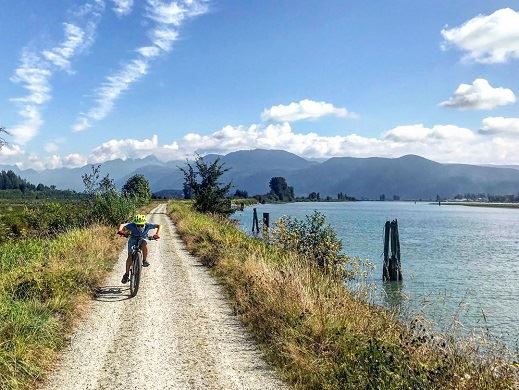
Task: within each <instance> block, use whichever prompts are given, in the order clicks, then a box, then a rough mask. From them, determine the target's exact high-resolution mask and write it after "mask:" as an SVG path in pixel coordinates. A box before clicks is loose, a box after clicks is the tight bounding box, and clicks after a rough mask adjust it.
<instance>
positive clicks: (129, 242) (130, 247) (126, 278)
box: [121, 238, 135, 283]
mask: <svg viewBox="0 0 519 390" xmlns="http://www.w3.org/2000/svg"><path fill="white" fill-rule="evenodd" d="M133 245H135V243H134V242H132V239H131V238H130V239H129V240H128V257H127V258H126V269H125V272H124V275H123V278H122V280H121V282H122V283H126V282H128V275H129V273H130V268H131V266H132V246H133Z"/></svg>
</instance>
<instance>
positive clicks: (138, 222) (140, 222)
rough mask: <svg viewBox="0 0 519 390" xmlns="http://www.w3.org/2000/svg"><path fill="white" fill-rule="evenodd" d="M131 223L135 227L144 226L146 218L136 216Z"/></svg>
mask: <svg viewBox="0 0 519 390" xmlns="http://www.w3.org/2000/svg"><path fill="white" fill-rule="evenodd" d="M133 223H134V224H136V225H145V224H146V216H145V215H144V214H137V215H136V216H135V218H134V219H133Z"/></svg>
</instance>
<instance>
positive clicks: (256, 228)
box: [252, 207, 260, 235]
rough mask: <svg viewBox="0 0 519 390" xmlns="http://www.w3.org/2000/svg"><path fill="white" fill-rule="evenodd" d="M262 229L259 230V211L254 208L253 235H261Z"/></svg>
mask: <svg viewBox="0 0 519 390" xmlns="http://www.w3.org/2000/svg"><path fill="white" fill-rule="evenodd" d="M259 231H260V228H259V221H258V210H256V207H254V210H253V212H252V234H256V235H257V234H259Z"/></svg>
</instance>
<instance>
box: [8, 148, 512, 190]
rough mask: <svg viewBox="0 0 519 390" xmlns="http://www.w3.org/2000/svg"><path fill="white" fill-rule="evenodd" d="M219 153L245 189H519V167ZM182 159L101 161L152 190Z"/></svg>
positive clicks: (55, 176) (58, 181)
mask: <svg viewBox="0 0 519 390" xmlns="http://www.w3.org/2000/svg"><path fill="white" fill-rule="evenodd" d="M218 157H219V158H220V159H221V162H223V163H224V164H225V167H227V168H230V170H229V171H228V172H226V173H225V174H224V176H223V177H222V181H230V180H232V182H233V184H234V187H235V188H236V189H241V190H246V191H248V192H249V194H251V195H252V194H264V193H266V192H268V190H269V189H268V182H269V180H270V178H271V177H274V176H283V177H285V178H286V179H287V182H288V184H289V185H291V186H293V187H294V190H295V193H296V195H307V194H308V193H310V192H313V191H315V192H319V193H320V194H321V196H326V195H331V196H336V195H337V193H339V192H343V193H345V194H348V195H350V196H355V197H357V198H359V199H362V198H366V199H378V198H379V196H380V195H381V194H385V195H386V196H387V197H392V196H393V195H398V196H400V197H401V199H435V198H436V195H440V196H441V197H453V196H455V195H457V194H464V193H492V194H517V193H519V167H517V166H507V167H503V166H478V165H467V164H441V163H438V162H434V161H431V160H428V159H425V158H423V157H420V156H415V155H407V156H403V157H399V158H380V157H371V158H353V157H333V158H330V159H328V160H325V161H319V160H307V159H304V158H302V157H299V156H297V155H295V154H292V153H289V152H286V151H282V150H262V149H256V150H242V151H237V152H232V153H229V154H226V155H222V156H220V155H215V154H210V155H207V156H205V157H204V159H205V160H206V161H208V162H212V161H214V160H215V159H216V158H218ZM184 165H185V161H168V162H162V161H160V160H158V159H157V158H155V157H153V156H150V157H146V158H143V159H127V160H120V159H117V160H112V161H107V162H105V163H103V164H102V173H103V174H106V173H109V174H110V177H111V178H112V179H114V181H115V183H116V185H117V186H119V187H120V186H122V185H123V184H124V183H125V182H126V180H127V179H128V178H129V177H130V176H132V175H134V174H143V175H144V176H146V178H147V179H148V180H149V182H150V186H151V189H152V191H154V192H157V191H161V190H178V189H181V188H182V183H183V175H182V172H181V171H180V170H179V169H178V167H179V166H184ZM0 169H3V170H7V169H12V170H13V171H14V172H15V173H16V174H18V175H20V176H21V177H23V178H24V179H27V180H28V181H30V182H32V183H35V184H37V183H43V184H45V185H55V186H56V187H57V188H60V189H73V190H77V191H81V190H82V187H83V185H82V179H81V176H82V175H83V174H84V173H86V172H88V171H89V170H90V168H89V166H85V167H81V168H60V169H54V170H43V171H35V170H32V169H28V170H19V169H18V168H17V167H16V166H0Z"/></svg>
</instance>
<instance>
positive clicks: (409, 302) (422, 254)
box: [234, 202, 519, 349]
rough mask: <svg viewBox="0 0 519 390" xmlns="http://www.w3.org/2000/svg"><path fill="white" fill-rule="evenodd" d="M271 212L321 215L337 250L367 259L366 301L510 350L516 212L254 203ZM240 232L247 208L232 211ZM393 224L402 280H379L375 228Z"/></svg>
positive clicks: (518, 264) (379, 238)
mask: <svg viewBox="0 0 519 390" xmlns="http://www.w3.org/2000/svg"><path fill="white" fill-rule="evenodd" d="M256 207H257V209H258V213H259V217H260V220H261V213H263V212H269V213H271V216H270V218H271V221H275V220H277V219H278V218H279V217H281V216H282V215H290V216H294V217H298V218H303V217H304V216H305V215H307V214H311V213H312V212H313V211H314V210H318V211H320V212H322V213H324V214H325V215H326V217H327V220H328V222H329V223H330V224H331V225H332V226H333V227H334V228H335V230H336V232H337V234H338V236H339V237H340V238H341V239H342V241H343V245H344V252H345V253H346V254H348V255H350V256H358V257H361V258H363V259H367V260H370V261H371V262H372V263H374V264H375V266H376V268H375V270H374V271H373V273H372V274H371V275H370V278H369V279H370V281H371V282H372V283H373V284H374V285H375V288H376V293H374V294H373V298H372V299H373V300H374V301H375V302H377V303H382V304H385V305H389V306H397V307H399V308H401V309H402V310H404V308H405V310H410V311H411V312H413V313H416V311H418V310H419V311H420V312H421V313H422V314H425V316H426V317H428V318H429V319H431V320H433V322H434V323H435V324H436V326H437V327H438V328H440V329H448V328H450V327H451V326H452V325H453V324H455V323H457V321H454V319H456V320H459V322H460V323H461V324H462V325H463V329H462V331H464V332H468V331H470V330H472V329H476V330H488V331H490V333H491V334H492V335H493V336H496V337H498V338H500V339H502V340H503V341H505V342H506V343H507V344H508V345H509V346H510V347H511V348H512V349H517V345H518V338H519V332H518V330H519V209H497V208H480V207H466V206H441V207H440V206H438V205H431V204H428V203H417V204H414V203H412V202H410V203H407V202H351V203H292V204H277V205H274V204H267V205H257V206H256ZM234 217H235V218H236V219H238V220H239V221H240V223H241V226H242V228H243V229H244V230H246V231H250V230H251V227H252V208H247V209H245V211H243V212H237V213H236V214H235V215H234ZM395 218H397V219H398V223H399V231H400V241H401V242H400V244H401V252H402V273H403V276H404V282H403V283H402V284H401V285H398V284H392V285H388V284H384V283H382V282H381V279H382V251H383V227H384V223H385V221H387V220H392V219H395Z"/></svg>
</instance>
